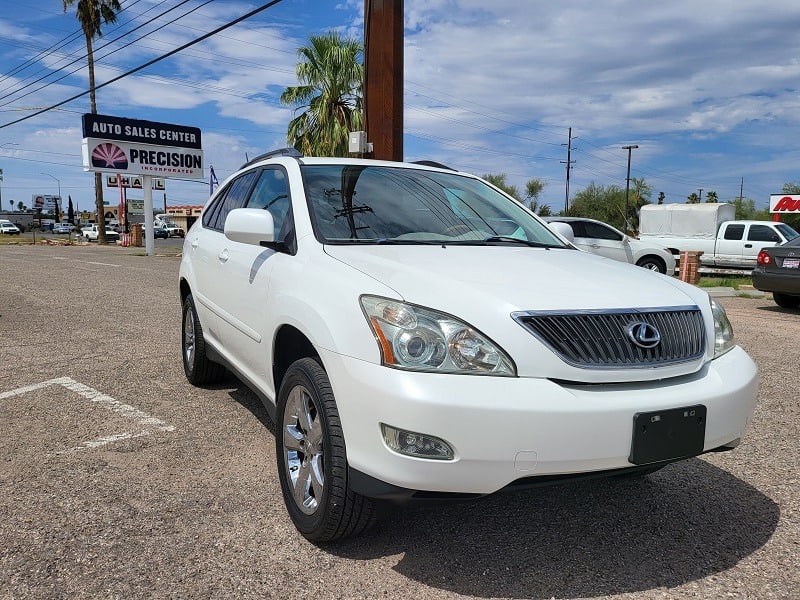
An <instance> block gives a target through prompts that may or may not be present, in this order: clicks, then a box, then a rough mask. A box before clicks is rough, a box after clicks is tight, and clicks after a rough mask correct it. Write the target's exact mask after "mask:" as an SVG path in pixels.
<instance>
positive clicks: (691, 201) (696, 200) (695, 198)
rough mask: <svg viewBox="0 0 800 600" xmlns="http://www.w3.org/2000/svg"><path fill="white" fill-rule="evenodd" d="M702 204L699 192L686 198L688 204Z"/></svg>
mask: <svg viewBox="0 0 800 600" xmlns="http://www.w3.org/2000/svg"><path fill="white" fill-rule="evenodd" d="M699 203H700V196H698V195H697V192H692V193H691V194H689V195H688V196H686V204H699Z"/></svg>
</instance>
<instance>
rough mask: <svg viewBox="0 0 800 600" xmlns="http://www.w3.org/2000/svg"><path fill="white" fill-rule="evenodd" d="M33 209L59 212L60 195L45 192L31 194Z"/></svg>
mask: <svg viewBox="0 0 800 600" xmlns="http://www.w3.org/2000/svg"><path fill="white" fill-rule="evenodd" d="M31 207H33V210H41V211H42V212H46V213H56V212H61V196H48V195H47V194H33V195H32V196H31Z"/></svg>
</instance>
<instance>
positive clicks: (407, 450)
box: [381, 423, 455, 460]
mask: <svg viewBox="0 0 800 600" xmlns="http://www.w3.org/2000/svg"><path fill="white" fill-rule="evenodd" d="M381 431H382V432H383V441H384V442H386V445H387V446H389V448H390V449H391V450H394V451H395V452H397V453H398V454H405V455H406V456H416V457H417V458H429V459H433V460H453V459H454V458H455V452H453V448H452V446H450V444H448V443H447V442H445V441H444V440H442V439H439V438H437V437H434V436H432V435H425V434H424V433H416V432H415V431H406V430H405V429H397V428H395V427H392V426H390V425H386V424H385V423H381Z"/></svg>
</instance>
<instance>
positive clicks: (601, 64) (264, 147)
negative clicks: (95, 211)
mask: <svg viewBox="0 0 800 600" xmlns="http://www.w3.org/2000/svg"><path fill="white" fill-rule="evenodd" d="M265 2H266V0H257V1H256V2H255V3H246V2H239V1H236V0H212V1H197V0H191V1H181V0H165V1H157V0H121V4H122V7H123V11H122V12H121V13H120V14H119V17H118V20H117V23H116V24H113V25H105V26H104V27H103V34H104V36H103V38H101V39H98V40H96V41H95V60H96V78H97V84H98V85H100V84H103V83H104V82H106V81H109V80H111V79H113V78H115V77H118V76H119V75H121V74H123V73H125V72H127V71H129V70H131V69H133V68H135V67H138V66H140V65H143V64H145V63H147V62H148V61H151V60H153V59H155V58H157V57H159V56H162V55H164V54H166V53H168V52H170V51H171V50H174V49H175V48H177V47H179V46H181V45H183V44H186V43H187V42H190V41H191V40H193V39H195V38H198V37H200V36H202V35H203V34H205V33H208V32H210V31H212V30H214V29H216V28H218V27H220V26H222V25H223V24H225V23H228V22H230V21H232V20H234V19H236V18H238V17H240V16H242V15H244V14H246V13H248V12H250V11H251V10H253V9H254V8H256V7H258V6H260V5H262V4H263V3H265ZM3 4H4V7H3V11H2V14H1V15H0V169H2V170H3V181H2V182H0V196H1V197H0V201H1V202H2V208H4V209H8V208H9V202H10V201H12V200H13V201H14V206H16V203H17V202H19V201H22V202H23V203H24V204H27V205H28V206H30V205H31V198H32V196H33V195H39V194H51V195H56V194H58V193H60V194H61V196H62V197H63V198H64V199H65V200H66V198H67V197H71V198H72V200H73V202H74V204H75V205H76V206H77V207H78V208H81V209H89V208H90V207H93V204H94V192H93V182H94V179H93V175H92V174H91V173H89V172H86V171H84V169H83V166H82V158H81V138H82V132H81V115H83V114H84V113H87V112H89V97H88V95H84V96H82V97H80V98H78V99H75V100H73V101H70V102H68V103H66V104H63V105H62V106H60V107H59V108H58V109H54V110H49V111H46V112H42V113H41V114H36V113H37V112H40V111H41V110H42V109H43V108H47V107H50V106H53V105H55V104H58V103H60V102H63V101H64V100H66V99H68V98H71V97H72V96H75V95H77V94H80V93H82V92H85V91H86V90H87V89H88V85H89V84H88V70H87V68H86V60H85V54H86V47H85V41H84V38H83V35H82V34H81V32H80V28H79V25H78V21H77V19H76V17H75V14H74V9H70V12H68V13H67V14H65V13H64V12H63V6H62V0H43V1H40V2H36V3H22V2H11V1H7V2H4V3H3ZM363 10H364V1H363V0H282V1H280V2H279V3H277V4H275V5H274V6H272V7H270V8H267V9H266V10H264V11H262V12H261V13H259V14H258V15H256V16H254V17H252V18H250V19H247V20H245V21H243V22H242V23H240V24H238V25H235V26H233V27H231V28H229V29H226V30H225V31H223V32H221V33H219V34H217V35H215V36H212V37H210V38H208V39H207V40H205V41H203V42H201V43H199V44H197V45H194V46H192V47H191V48H188V49H186V50H183V51H181V52H179V53H177V54H175V55H173V56H171V57H169V58H167V59H165V60H162V61H160V62H157V63H156V64H154V65H152V66H149V67H147V68H146V69H144V70H141V71H139V72H137V73H135V74H133V75H130V76H127V77H124V78H122V79H120V80H119V81H117V82H116V83H113V84H110V85H108V86H106V87H103V88H102V89H100V90H98V92H97V104H98V112H99V113H101V114H106V115H113V116H118V117H125V118H131V119H144V120H149V121H158V122H163V123H170V124H179V125H186V126H191V127H199V128H200V130H201V131H202V140H203V151H204V156H205V163H206V164H207V165H208V164H211V165H213V167H214V170H215V172H216V175H217V177H218V178H219V180H220V181H222V180H223V179H224V178H225V177H227V176H228V175H230V174H231V173H233V172H234V171H235V170H236V169H238V168H239V167H240V166H241V164H242V163H244V162H245V160H246V158H252V157H254V156H256V155H258V154H261V153H263V152H266V151H269V150H272V149H276V148H281V147H285V146H286V145H287V143H286V129H287V125H288V123H289V121H290V120H291V119H292V118H293V117H294V116H295V113H294V108H293V107H287V106H283V105H281V103H280V101H279V96H280V94H281V92H282V91H283V90H284V89H285V88H286V87H288V86H293V85H297V84H298V81H297V78H296V76H295V67H296V65H297V61H298V58H297V49H298V48H299V47H301V46H303V45H304V44H306V43H307V42H308V39H309V36H311V35H320V34H324V33H326V32H328V31H331V30H336V31H339V32H340V33H341V34H343V35H345V36H346V37H351V38H355V39H358V40H359V41H361V40H362V39H363V25H364V21H363ZM404 21H405V24H404V57H405V68H404V71H405V73H404V79H403V87H404V117H403V121H404V122H403V147H404V155H405V156H404V158H405V160H422V159H427V160H435V161H438V162H441V163H444V164H446V165H448V166H451V167H453V168H456V169H459V170H463V171H469V172H472V173H476V174H478V175H483V174H487V173H493V174H498V173H504V174H506V177H507V181H508V182H509V183H511V184H514V185H517V186H518V187H519V188H520V189H523V190H524V186H525V182H526V181H528V180H529V179H532V178H538V179H540V180H542V181H544V182H545V184H546V185H545V188H544V190H543V192H542V194H541V196H540V203H544V204H548V205H550V207H551V209H552V210H553V212H558V211H560V210H562V209H563V208H564V204H565V195H566V189H565V187H566V161H567V143H568V139H569V135H570V134H569V131H570V128H571V131H572V133H571V135H572V140H571V153H570V159H571V161H573V162H572V163H571V167H572V170H571V172H570V182H569V195H570V197H572V196H574V195H575V194H576V193H578V192H580V191H581V190H583V189H585V188H586V187H587V186H588V185H590V184H592V183H594V184H596V185H603V186H610V185H616V186H619V187H621V188H624V187H625V183H626V176H627V161H628V150H625V149H623V146H627V145H636V146H638V148H635V149H632V150H631V152H630V155H631V156H630V158H631V172H630V175H631V177H632V178H644V180H645V181H646V182H647V184H648V185H649V186H650V187H651V188H652V190H653V196H652V198H651V199H652V200H653V201H655V200H656V198H657V195H658V193H659V192H664V194H665V197H666V201H667V202H685V201H686V198H687V196H688V195H689V194H691V193H693V192H694V193H700V194H702V197H703V199H705V197H706V194H707V193H708V192H709V191H715V192H716V193H717V195H718V197H719V199H720V201H726V200H732V199H734V198H736V197H737V196H739V195H740V190H741V193H742V195H743V196H744V197H745V198H750V199H752V200H754V201H755V202H756V206H757V207H759V208H764V207H766V206H768V202H769V196H770V194H776V193H780V192H781V188H782V187H783V185H784V184H785V183H787V182H799V181H800V171H799V170H798V167H800V35H798V31H800V3H798V2H796V1H791V0H761V1H752V0H730V1H723V0H704V2H702V3H700V2H697V1H696V0H672V1H670V2H661V3H652V2H641V1H637V0H604V1H603V2H596V1H591V0H586V1H583V0H562V1H559V2H545V1H543V0H527V1H524V0H523V1H520V0H492V1H491V2H487V1H486V0H405V3H404ZM137 28H138V29H137ZM19 119H25V120H23V121H20V122H17V123H14V121H18V120H19ZM700 190H702V192H701V191H700ZM104 193H105V198H106V200H109V201H110V202H111V203H115V202H116V200H117V198H118V192H117V191H116V190H115V189H112V188H106V190H105V192H104ZM208 193H209V190H208V184H207V180H203V181H180V180H175V179H170V180H168V181H167V182H166V190H165V191H164V192H154V203H155V205H156V207H157V208H158V207H159V206H161V205H163V197H162V196H163V195H164V194H165V195H166V197H167V202H168V204H169V205H170V206H177V205H194V204H203V203H204V202H205V201H206V199H207V198H208ZM137 194H139V195H140V194H141V191H140V190H131V191H129V193H128V197H129V198H136V197H137ZM139 197H141V196H139Z"/></svg>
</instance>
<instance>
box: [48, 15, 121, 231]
mask: <svg viewBox="0 0 800 600" xmlns="http://www.w3.org/2000/svg"><path fill="white" fill-rule="evenodd" d="M63 3H64V12H65V13H66V12H67V11H68V10H69V9H70V7H72V6H73V5H74V6H75V16H76V17H77V18H78V22H79V23H80V24H81V29H82V30H83V37H84V38H85V39H86V57H87V62H88V64H89V100H90V103H91V110H92V114H97V98H96V95H95V80H94V50H93V48H92V40H94V38H96V37H103V32H102V31H101V30H100V27H101V25H102V24H104V23H105V24H109V23H115V22H116V21H117V13H119V11H120V10H122V7H121V6H120V3H119V0H63ZM94 198H95V206H96V209H97V219H98V222H101V223H102V222H103V221H101V219H103V216H102V215H103V176H102V174H101V173H95V174H94ZM97 241H98V242H99V243H101V244H105V243H106V231H105V228H104V227H101V228H100V232H99V234H98V239H97Z"/></svg>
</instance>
